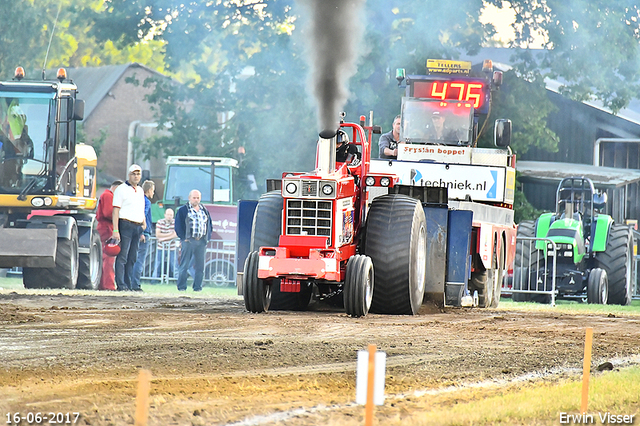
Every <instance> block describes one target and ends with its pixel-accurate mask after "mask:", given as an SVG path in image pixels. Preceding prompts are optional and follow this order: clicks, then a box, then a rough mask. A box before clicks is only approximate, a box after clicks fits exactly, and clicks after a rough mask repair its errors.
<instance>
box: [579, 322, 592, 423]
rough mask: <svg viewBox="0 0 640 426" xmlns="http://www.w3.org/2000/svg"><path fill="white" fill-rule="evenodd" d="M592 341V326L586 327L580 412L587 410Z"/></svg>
mask: <svg viewBox="0 0 640 426" xmlns="http://www.w3.org/2000/svg"><path fill="white" fill-rule="evenodd" d="M592 343H593V328H591V327H587V334H586V338H585V341H584V360H583V362H582V403H581V404H580V412H581V413H582V414H584V413H586V412H587V405H588V403H589V374H591V346H592Z"/></svg>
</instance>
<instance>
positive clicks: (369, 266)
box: [343, 254, 374, 317]
mask: <svg viewBox="0 0 640 426" xmlns="http://www.w3.org/2000/svg"><path fill="white" fill-rule="evenodd" d="M373 283H374V281H373V263H372V262H371V258H369V257H368V256H363V255H360V254H357V255H355V256H351V258H350V259H349V262H347V274H346V278H345V280H344V292H343V297H344V307H345V311H346V312H347V315H349V316H352V317H363V316H365V315H367V313H369V309H370V308H371V300H372V298H373Z"/></svg>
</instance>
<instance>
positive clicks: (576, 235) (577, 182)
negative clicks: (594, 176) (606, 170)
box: [513, 177, 633, 305]
mask: <svg viewBox="0 0 640 426" xmlns="http://www.w3.org/2000/svg"><path fill="white" fill-rule="evenodd" d="M605 205H606V193H602V194H601V193H597V192H596V191H595V189H594V186H593V182H591V180H590V179H587V178H584V177H569V178H565V179H563V180H562V181H561V182H560V184H559V185H558V189H557V191H556V212H555V213H544V214H542V215H541V216H540V217H539V218H538V220H536V221H535V222H534V221H523V222H521V223H520V224H519V225H518V233H517V237H516V257H515V261H514V271H513V272H514V274H513V290H515V291H514V293H513V300H514V301H516V302H526V301H535V302H542V303H549V301H550V300H551V294H552V290H553V287H552V285H553V284H552V283H553V281H554V280H553V278H555V294H556V298H557V299H578V300H585V299H586V301H587V302H588V303H597V304H612V305H613V304H618V305H628V304H630V303H631V283H632V278H633V234H632V231H631V228H630V227H629V226H627V225H619V224H616V223H614V221H613V219H612V218H611V216H609V215H606V214H603V213H599V211H600V210H602V209H604V207H605ZM534 238H535V239H534ZM554 271H555V273H554ZM536 291H537V292H538V293H536ZM542 292H547V293H542Z"/></svg>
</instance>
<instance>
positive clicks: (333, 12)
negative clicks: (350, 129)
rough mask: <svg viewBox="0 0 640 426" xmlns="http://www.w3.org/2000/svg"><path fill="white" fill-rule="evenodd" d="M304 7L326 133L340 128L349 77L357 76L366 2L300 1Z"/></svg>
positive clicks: (309, 55)
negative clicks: (363, 7) (363, 8)
mask: <svg viewBox="0 0 640 426" xmlns="http://www.w3.org/2000/svg"><path fill="white" fill-rule="evenodd" d="M298 3H299V4H300V5H302V6H303V7H304V10H305V11H306V12H307V16H304V17H303V18H304V21H305V25H304V28H305V29H304V30H302V33H303V34H304V36H305V38H306V43H305V44H306V46H307V58H308V61H309V65H310V68H311V75H310V78H311V86H312V87H313V95H314V97H315V98H316V101H317V103H318V113H319V117H318V120H319V122H318V127H319V128H320V129H322V133H323V134H324V133H325V132H326V133H327V134H328V133H329V132H333V135H335V133H336V130H337V129H338V126H339V118H338V114H339V113H340V111H341V109H342V108H343V106H344V104H345V103H346V101H347V97H348V96H349V89H348V83H349V78H351V76H353V75H354V74H355V73H356V70H357V63H358V49H357V48H358V45H359V44H360V41H361V39H362V35H363V32H364V31H363V28H364V24H363V22H362V19H363V13H364V12H363V10H362V6H363V5H364V3H365V0H298Z"/></svg>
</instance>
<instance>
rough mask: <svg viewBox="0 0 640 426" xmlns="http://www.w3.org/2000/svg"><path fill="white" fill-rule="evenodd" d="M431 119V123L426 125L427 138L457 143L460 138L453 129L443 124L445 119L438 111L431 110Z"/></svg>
mask: <svg viewBox="0 0 640 426" xmlns="http://www.w3.org/2000/svg"><path fill="white" fill-rule="evenodd" d="M431 121H432V123H433V124H432V125H431V126H428V127H427V139H429V140H432V141H436V142H443V143H447V142H448V143H458V141H459V140H460V138H459V137H458V135H457V134H456V132H455V130H452V129H449V128H447V127H446V126H445V121H446V119H445V117H444V115H443V114H442V113H441V112H440V111H433V113H432V114H431Z"/></svg>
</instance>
